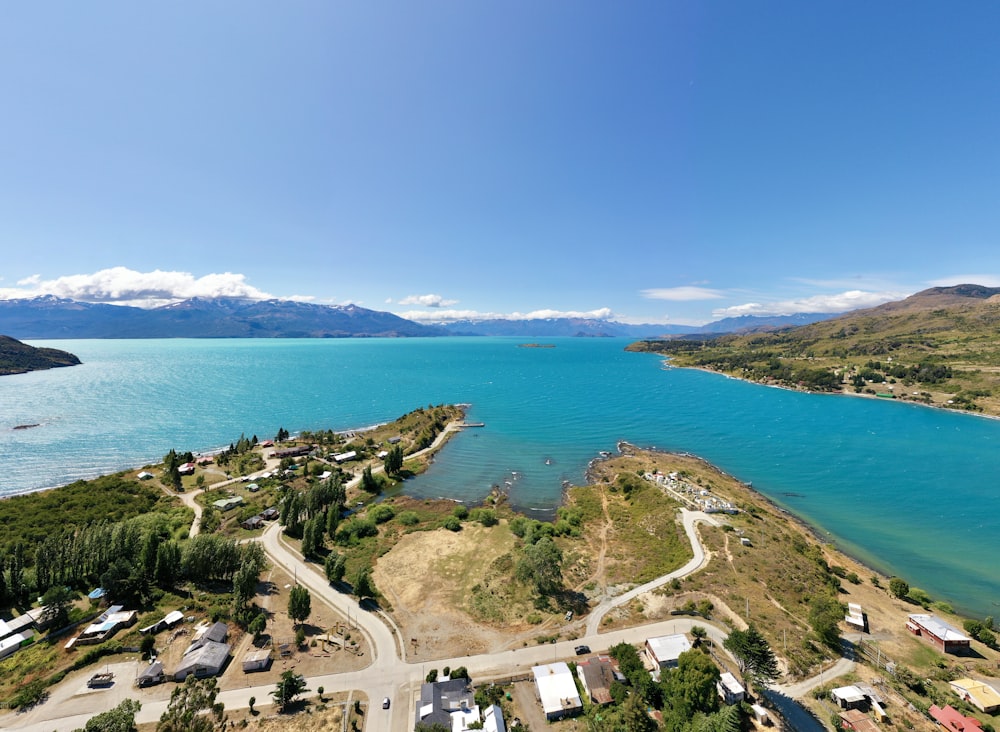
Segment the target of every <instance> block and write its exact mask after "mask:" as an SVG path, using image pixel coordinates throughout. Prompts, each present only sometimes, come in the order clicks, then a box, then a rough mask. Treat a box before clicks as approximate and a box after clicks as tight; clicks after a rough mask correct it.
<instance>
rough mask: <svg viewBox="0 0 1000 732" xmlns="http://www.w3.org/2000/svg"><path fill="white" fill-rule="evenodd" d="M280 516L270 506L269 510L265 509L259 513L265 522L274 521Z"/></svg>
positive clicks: (276, 510)
mask: <svg viewBox="0 0 1000 732" xmlns="http://www.w3.org/2000/svg"><path fill="white" fill-rule="evenodd" d="M280 515H281V513H280V512H279V511H278V509H276V508H275V507H274V506H271V507H270V508H265V509H264V510H263V511H261V512H260V517H261V518H262V519H264V520H265V521H274V520H275V519H276V518H278V516H280Z"/></svg>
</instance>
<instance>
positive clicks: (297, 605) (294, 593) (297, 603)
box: [288, 585, 312, 623]
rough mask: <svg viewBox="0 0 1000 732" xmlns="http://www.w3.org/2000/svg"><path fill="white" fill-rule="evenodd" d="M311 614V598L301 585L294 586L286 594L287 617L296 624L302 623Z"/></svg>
mask: <svg viewBox="0 0 1000 732" xmlns="http://www.w3.org/2000/svg"><path fill="white" fill-rule="evenodd" d="M310 612H312V596H311V595H310V594H309V590H307V589H306V588H305V587H303V586H302V585H295V587H293V588H292V589H291V591H290V592H289V593H288V617H290V618H291V619H292V620H293V621H294V622H296V623H304V622H305V621H306V619H307V618H308V617H309V613H310Z"/></svg>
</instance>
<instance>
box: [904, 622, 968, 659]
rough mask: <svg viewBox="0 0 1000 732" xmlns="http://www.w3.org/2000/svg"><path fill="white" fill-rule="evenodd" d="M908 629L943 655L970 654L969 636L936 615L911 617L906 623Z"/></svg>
mask: <svg viewBox="0 0 1000 732" xmlns="http://www.w3.org/2000/svg"><path fill="white" fill-rule="evenodd" d="M906 629H907V630H908V631H910V632H911V633H913V634H914V635H919V636H920V637H921V638H925V639H927V641H928V642H930V643H931V645H933V646H935V647H936V648H937V649H938V650H939V651H941V652H942V653H954V654H963V653H968V651H969V646H970V644H971V643H972V640H971V639H970V638H969V636H967V635H965V634H964V633H963V632H962V631H960V630H959V629H958V628H956V627H954V626H953V625H949V624H948V623H946V622H944V621H943V620H941V618H939V617H937V616H936V615H911V616H910V617H909V619H908V620H907V621H906Z"/></svg>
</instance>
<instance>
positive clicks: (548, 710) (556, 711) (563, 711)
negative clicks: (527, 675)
mask: <svg viewBox="0 0 1000 732" xmlns="http://www.w3.org/2000/svg"><path fill="white" fill-rule="evenodd" d="M531 673H532V675H533V676H534V677H535V687H536V688H537V689H538V698H539V699H541V700H542V709H543V710H544V711H545V718H546V719H548V720H553V719H561V718H563V717H568V716H571V715H573V714H579V713H580V712H581V711H583V702H582V701H581V700H580V694H579V692H577V690H576V682H575V681H574V680H573V673H572V672H571V671H570V670H569V666H567V665H566V664H565V663H563V662H562V661H560V662H559V663H550V664H547V665H545V666H535V667H534V668H532V669H531Z"/></svg>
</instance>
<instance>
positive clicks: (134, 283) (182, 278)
mask: <svg viewBox="0 0 1000 732" xmlns="http://www.w3.org/2000/svg"><path fill="white" fill-rule="evenodd" d="M17 284H18V287H16V288H3V289H0V299H5V300H10V299H14V298H23V297H38V296H40V295H55V296H56V297H64V298H69V299H72V300H81V301H83V302H103V303H112V304H115V305H136V306H139V307H154V306H156V305H163V304H166V303H171V302H177V301H178V300H186V299H188V298H192V297H246V298H250V299H253V300H266V299H269V298H272V297H274V296H273V295H269V294H268V293H266V292H262V291H261V290H258V289H257V288H256V287H253V286H252V285H249V284H247V282H246V278H245V276H244V275H241V274H235V273H233V272H224V273H221V274H208V275H204V276H202V277H195V276H194V275H192V274H191V273H190V272H163V271H161V270H154V271H152V272H136V271H135V270H131V269H128V268H127V267H112V268H110V269H102V270H100V271H98V272H94V273H93V274H78V275H66V276H64V277H57V278H56V279H53V280H43V279H42V278H41V277H40V276H38V275H32V276H31V277H26V278H24V279H22V280H20V281H18V283H17ZM294 299H297V300H303V301H304V300H309V299H311V298H309V297H306V296H296V297H295V298H294Z"/></svg>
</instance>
